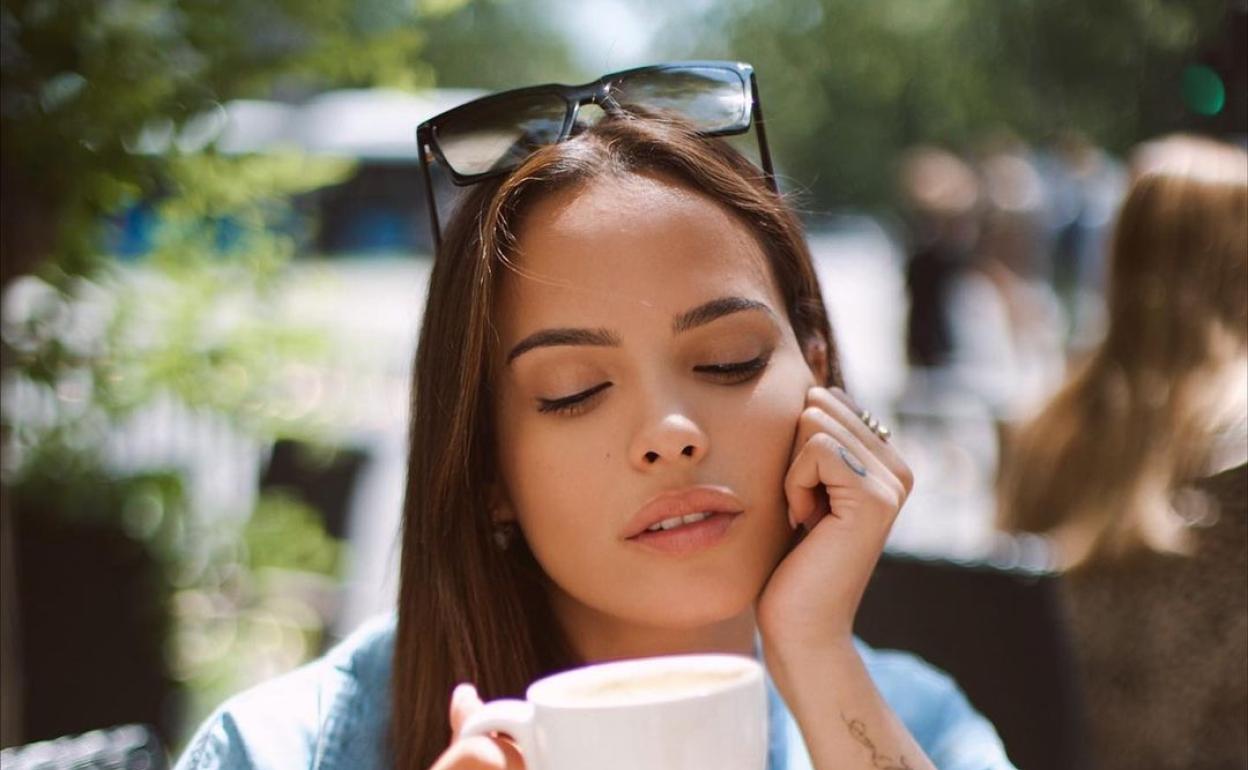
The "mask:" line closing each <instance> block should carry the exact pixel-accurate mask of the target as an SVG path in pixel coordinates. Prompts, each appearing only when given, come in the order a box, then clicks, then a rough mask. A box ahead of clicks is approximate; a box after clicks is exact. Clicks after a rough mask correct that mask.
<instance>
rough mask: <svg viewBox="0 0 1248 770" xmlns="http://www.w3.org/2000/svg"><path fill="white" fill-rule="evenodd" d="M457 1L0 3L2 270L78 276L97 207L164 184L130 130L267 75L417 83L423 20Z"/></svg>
mask: <svg viewBox="0 0 1248 770" xmlns="http://www.w3.org/2000/svg"><path fill="white" fill-rule="evenodd" d="M464 2H465V0H437V1H436V2H424V3H408V2H402V1H401V0H363V1H362V0H315V1H314V2H313V1H310V0H282V1H281V2H275V3H256V2H251V0H109V2H97V1H96V0H3V6H2V7H0V41H3V54H2V55H0V56H2V61H3V74H2V84H3V92H4V96H3V102H2V105H0V116H2V118H3V133H2V137H0V146H2V153H0V161H2V166H3V175H4V185H5V190H6V195H5V199H6V200H5V203H4V214H5V217H4V221H5V228H6V230H9V229H12V230H13V232H11V233H6V235H5V241H4V244H5V245H4V251H5V259H6V262H9V263H10V264H8V265H7V266H6V268H5V271H6V272H5V274H4V281H3V283H4V284H7V283H8V280H9V279H10V278H11V277H12V276H13V275H14V274H16V273H22V272H26V270H27V269H29V268H30V267H31V266H32V265H33V264H35V262H36V261H37V260H42V259H46V258H51V259H52V262H51V264H49V265H48V268H49V269H48V270H47V275H49V276H51V277H53V278H54V279H62V278H63V277H64V276H75V275H83V274H90V272H91V271H92V270H93V269H94V268H95V267H96V266H97V264H98V259H99V248H98V246H99V240H98V227H99V223H100V221H101V219H102V218H103V217H105V216H107V215H109V214H111V213H112V212H114V211H115V210H116V209H117V207H118V206H119V205H120V204H122V203H123V202H124V201H126V200H127V199H133V198H135V197H139V196H142V195H147V194H150V193H153V192H155V191H156V190H157V189H158V186H159V185H160V184H161V183H162V182H163V181H164V175H163V171H164V170H165V168H166V161H167V158H165V157H163V156H152V155H143V154H138V153H135V152H132V151H131V150H132V148H133V146H134V142H135V141H136V139H137V137H138V136H139V135H140V133H141V132H142V131H143V130H144V129H151V128H153V127H157V128H160V127H162V126H164V127H167V129H168V130H169V131H171V132H173V131H176V129H178V128H179V127H181V126H183V125H185V123H186V122H187V121H188V120H190V119H191V118H192V117H193V116H195V115H198V114H201V113H203V112H205V111H206V110H209V109H211V108H213V107H214V106H215V105H219V104H221V103H224V102H226V101H228V100H230V99H235V98H241V97H258V96H268V95H270V94H271V93H272V91H273V90H274V89H275V88H283V89H286V90H288V91H289V90H294V91H300V90H302V91H307V90H308V89H310V88H322V87H328V86H334V85H351V86H366V85H375V84H381V85H400V86H407V87H419V86H427V85H430V84H431V83H432V82H433V73H432V71H431V69H430V68H429V66H428V65H427V64H426V63H425V62H424V60H423V59H422V57H421V51H422V48H423V45H424V43H425V37H424V26H425V25H426V24H427V23H428V22H429V21H430V20H432V19H436V18H438V17H440V16H442V15H445V14H448V13H451V12H453V11H455V10H456V9H458V8H459V7H460V6H462V5H463V3H464ZM12 190H21V191H22V196H20V199H16V198H18V196H15V195H12V194H11V192H10V191H12ZM10 199H14V200H10Z"/></svg>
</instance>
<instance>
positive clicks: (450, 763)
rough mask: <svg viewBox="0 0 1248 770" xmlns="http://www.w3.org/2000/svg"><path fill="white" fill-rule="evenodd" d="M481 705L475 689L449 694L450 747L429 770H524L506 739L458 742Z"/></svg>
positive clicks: (465, 686) (517, 752)
mask: <svg viewBox="0 0 1248 770" xmlns="http://www.w3.org/2000/svg"><path fill="white" fill-rule="evenodd" d="M481 705H482V704H481V698H479V697H478V696H477V688H475V687H473V686H472V685H470V684H461V685H459V686H458V687H456V688H455V691H454V692H453V693H451V745H450V746H449V747H448V748H447V749H446V751H444V752H442V756H440V757H438V761H437V762H434V763H433V767H432V768H431V769H430V770H524V758H523V757H522V756H520V750H519V749H517V748H516V746H515V744H513V743H512V742H511V741H510V740H508V739H507V738H489V737H486V736H484V735H474V736H472V737H471V738H464V739H463V740H460V737H459V731H460V728H462V727H463V726H464V722H466V721H468V717H469V716H471V715H472V714H473V713H474V712H475V711H476V710H477V709H479V708H481Z"/></svg>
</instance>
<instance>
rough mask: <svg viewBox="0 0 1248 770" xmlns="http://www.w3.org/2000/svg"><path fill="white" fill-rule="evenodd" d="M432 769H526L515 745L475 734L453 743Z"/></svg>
mask: <svg viewBox="0 0 1248 770" xmlns="http://www.w3.org/2000/svg"><path fill="white" fill-rule="evenodd" d="M432 770H524V758H523V757H522V756H520V752H518V751H516V749H515V747H514V746H510V745H508V744H506V743H502V742H500V741H498V740H496V739H494V738H489V737H486V736H484V735H474V736H472V737H470V738H465V739H463V740H462V741H456V742H455V743H453V744H451V746H450V747H449V748H448V749H447V750H446V751H444V752H442V756H440V757H438V761H437V762H436V763H435V764H434V766H433V768H432Z"/></svg>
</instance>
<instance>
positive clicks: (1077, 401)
mask: <svg viewBox="0 0 1248 770" xmlns="http://www.w3.org/2000/svg"><path fill="white" fill-rule="evenodd" d="M1131 175H1132V180H1131V185H1130V188H1129V190H1128V192H1127V195H1126V199H1125V201H1124V203H1123V205H1122V209H1121V211H1120V213H1119V218H1118V223H1117V226H1116V229H1115V232H1114V238H1113V245H1112V253H1111V259H1110V276H1109V287H1108V297H1107V301H1108V318H1109V328H1108V330H1107V333H1106V336H1105V339H1104V341H1103V342H1102V343H1101V345H1100V346H1099V347H1098V348H1097V349H1096V350H1095V351H1094V352H1093V353H1092V354H1091V356H1090V357H1089V359H1088V360H1087V362H1086V363H1085V364H1084V365H1083V367H1082V368H1081V369H1080V370H1079V371H1078V372H1077V373H1076V374H1075V375H1074V376H1073V377H1072V378H1071V379H1070V380H1069V381H1068V382H1067V383H1066V385H1065V386H1064V387H1063V388H1062V389H1061V390H1060V391H1059V392H1058V394H1057V396H1056V397H1054V399H1053V400H1052V401H1051V402H1050V403H1049V404H1048V406H1047V407H1046V408H1045V409H1044V410H1043V411H1042V412H1041V414H1040V415H1039V416H1038V417H1037V418H1036V419H1034V420H1033V421H1031V422H1030V423H1029V424H1027V425H1026V426H1024V427H1023V428H1022V429H1021V430H1020V431H1019V434H1018V436H1017V438H1016V440H1015V442H1014V444H1013V446H1012V447H1011V448H1010V450H1009V452H1008V453H1007V456H1006V458H1005V461H1004V463H1003V467H1002V474H1001V483H1000V507H999V510H1000V514H999V524H1000V525H1001V526H1002V527H1003V528H1004V529H1007V530H1014V531H1019V530H1021V531H1028V532H1047V533H1051V534H1053V535H1055V537H1056V539H1057V541H1058V544H1059V547H1061V549H1062V551H1063V553H1062V557H1063V561H1064V562H1065V563H1066V566H1074V565H1077V564H1084V563H1088V562H1092V561H1099V560H1105V559H1114V558H1122V557H1126V556H1129V555H1131V554H1134V553H1140V552H1158V551H1160V552H1172V553H1184V552H1187V551H1188V550H1189V546H1190V543H1189V539H1188V537H1187V534H1188V532H1189V529H1188V528H1187V527H1185V526H1184V522H1183V519H1182V518H1181V517H1180V516H1179V515H1178V513H1177V512H1176V511H1175V509H1174V505H1173V501H1174V498H1175V495H1176V493H1177V491H1178V490H1179V489H1180V488H1181V487H1182V486H1183V485H1184V484H1185V483H1187V482H1190V481H1192V480H1194V479H1196V478H1199V477H1200V476H1202V475H1204V473H1205V468H1206V465H1207V462H1208V454H1209V453H1208V448H1209V443H1210V439H1211V437H1212V435H1213V434H1214V433H1216V432H1217V431H1218V430H1219V429H1220V428H1223V427H1225V426H1226V425H1227V424H1228V422H1230V421H1232V420H1234V419H1239V418H1242V416H1243V410H1244V408H1245V406H1244V398H1245V395H1244V394H1243V393H1242V392H1239V391H1242V390H1243V388H1244V383H1243V377H1242V375H1243V372H1242V369H1243V367H1244V355H1245V351H1246V350H1248V154H1246V153H1245V152H1244V151H1243V150H1242V149H1239V148H1237V147H1234V146H1232V145H1228V144H1223V143H1220V142H1216V141H1213V140H1210V139H1202V138H1197V137H1193V136H1184V135H1175V136H1170V137H1166V138H1163V139H1160V140H1157V141H1154V142H1150V143H1147V144H1145V145H1142V146H1141V147H1139V148H1138V149H1137V150H1136V152H1135V153H1134V154H1133V156H1132V159H1131ZM1237 374H1238V375H1239V377H1238V378H1237V377H1236V376H1235V375H1237Z"/></svg>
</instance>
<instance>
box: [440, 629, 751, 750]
mask: <svg viewBox="0 0 1248 770" xmlns="http://www.w3.org/2000/svg"><path fill="white" fill-rule="evenodd" d="M494 732H498V733H505V734H506V735H509V736H511V737H512V738H513V739H514V740H515V742H516V743H517V744H518V745H519V747H520V751H521V752H522V753H523V754H524V761H525V768H526V770H586V769H587V768H594V769H595V770H639V768H644V769H645V770H708V769H709V768H714V769H715V770H764V768H766V766H767V692H766V686H765V685H764V681H763V668H762V666H761V665H759V663H758V662H757V661H755V660H753V659H751V658H746V657H742V656H739V655H720V654H707V655H671V656H664V657H657V658H639V659H636V660H623V661H616V662H613V663H601V664H598V665H593V666H586V667H584V668H577V669H572V670H570V671H565V672H563V673H560V674H555V675H554V676H549V677H546V678H544V679H539V680H538V681H536V682H534V683H533V684H532V685H531V686H530V687H529V688H528V690H527V691H526V693H525V700H496V701H491V702H489V703H487V704H485V706H484V707H483V708H482V709H480V710H479V711H477V712H476V713H474V714H473V715H472V716H471V717H469V718H468V720H467V721H466V722H465V723H464V726H463V728H462V729H461V730H460V736H461V737H468V736H472V735H488V734H490V733H494Z"/></svg>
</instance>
